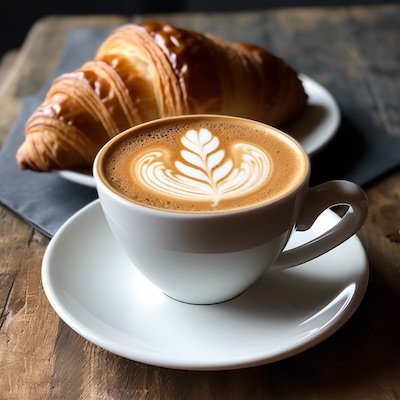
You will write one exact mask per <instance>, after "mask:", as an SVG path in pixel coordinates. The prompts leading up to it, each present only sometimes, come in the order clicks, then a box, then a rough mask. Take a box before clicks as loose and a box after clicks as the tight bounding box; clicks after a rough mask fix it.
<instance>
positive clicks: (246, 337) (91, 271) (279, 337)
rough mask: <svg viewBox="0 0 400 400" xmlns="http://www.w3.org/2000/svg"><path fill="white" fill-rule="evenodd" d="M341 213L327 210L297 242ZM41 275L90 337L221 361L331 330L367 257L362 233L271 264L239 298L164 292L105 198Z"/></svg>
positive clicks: (293, 347)
mask: <svg viewBox="0 0 400 400" xmlns="http://www.w3.org/2000/svg"><path fill="white" fill-rule="evenodd" d="M337 218H338V217H337V216H336V215H335V214H334V213H333V212H331V211H325V212H324V213H323V214H322V215H321V217H320V218H319V219H318V220H317V222H316V223H315V224H314V226H313V227H312V228H311V230H310V231H309V232H305V233H295V234H294V235H293V236H292V239H291V241H290V243H289V246H292V245H296V244H299V243H301V242H304V241H307V240H309V239H310V238H312V237H314V236H316V235H317V234H319V233H320V232H321V231H325V230H327V229H328V228H329V227H330V226H332V225H333V224H334V223H335V221H337ZM42 281H43V287H44V290H45V293H46V295H47V298H48V299H49V301H50V303H51V305H52V306H53V308H54V309H55V311H56V312H57V313H58V315H59V316H60V317H61V318H62V319H63V320H64V321H65V322H66V323H67V324H68V325H69V326H70V327H71V328H72V329H74V330H75V331H76V332H78V333H79V334H80V335H82V336H83V337H85V338H86V339H87V340H89V341H90V342H93V343H95V344H96V345H98V346H100V347H102V348H104V349H107V350H109V351H110V352H112V353H115V354H118V355H120V356H123V357H126V358H128V359H132V360H136V361H140V362H143V363H147V364H152V365H157V366H163V367H170V368H177V369H190V370H220V369H235V368H243V367H250V366H255V365H260V364H265V363H270V362H273V361H277V360H280V359H283V358H286V357H289V356H292V355H294V354H297V353H299V352H301V351H304V350H306V349H308V348H310V347H311V346H314V345H315V344H317V343H319V342H321V341H322V340H324V339H325V338H327V337H328V336H330V335H331V334H332V333H333V332H335V331H336V330H337V329H338V328H339V327H340V326H342V325H343V324H344V323H345V322H346V321H347V320H348V319H349V318H350V316H351V315H352V314H353V313H354V311H355V310H356V308H357V307H358V305H359V304H360V302H361V300H362V298H363V296H364V292H365V289H366V286H367V281H368V262H367V259H366V256H365V253H364V250H363V247H362V245H361V244H360V242H359V240H358V238H357V237H356V236H353V237H352V238H350V239H349V240H348V241H346V242H345V243H343V244H342V245H340V246H339V247H337V248H336V249H335V250H332V251H331V252H329V253H327V254H325V255H324V256H321V257H319V258H318V259H316V260H314V261H312V262H309V263H307V264H304V265H302V266H298V267H296V268H294V269H291V270H287V271H284V272H279V273H270V274H266V275H265V276H264V277H263V278H262V279H261V280H260V281H259V282H257V283H256V284H255V285H253V286H252V287H251V288H250V289H248V290H247V291H246V292H244V293H243V294H241V295H240V296H238V297H237V298H235V299H233V300H231V301H228V302H225V303H221V304H216V305H208V306H199V305H190V304H184V303H180V302H177V301H175V300H172V299H170V298H168V297H167V296H165V295H164V294H162V293H161V292H160V291H159V290H158V289H157V288H155V287H154V286H153V285H152V284H151V283H150V282H149V281H147V280H146V279H145V278H144V277H143V276H142V275H141V274H140V273H139V272H137V270H136V268H135V267H134V266H133V265H132V264H130V262H129V261H128V260H127V259H126V258H125V256H124V255H123V254H121V252H120V250H119V248H118V247H117V245H116V243H115V242H114V239H113V237H112V236H111V233H110V231H109V229H108V226H107V224H106V222H105V219H104V216H103V213H102V209H101V206H100V203H99V202H98V200H96V201H95V202H93V203H91V204H89V205H88V206H87V207H85V208H84V209H82V210H81V211H79V212H78V213H77V214H75V215H74V216H73V217H72V218H71V219H70V220H69V221H67V222H66V223H65V224H64V225H63V227H62V228H61V229H60V230H59V231H58V232H57V234H56V235H55V236H54V238H53V239H52V240H51V242H50V244H49V246H48V248H47V250H46V253H45V256H44V259H43V266H42Z"/></svg>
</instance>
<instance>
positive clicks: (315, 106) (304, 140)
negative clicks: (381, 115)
mask: <svg viewBox="0 0 400 400" xmlns="http://www.w3.org/2000/svg"><path fill="white" fill-rule="evenodd" d="M299 77H300V79H301V80H302V82H303V86H304V89H305V91H306V93H307V94H308V102H307V107H306V109H305V110H304V112H303V113H302V114H301V115H300V116H299V117H298V118H296V120H295V121H293V122H291V123H290V124H287V125H286V126H284V127H283V128H282V129H283V130H284V131H286V132H287V133H290V134H291V135H292V136H293V137H294V138H295V139H297V140H298V141H299V142H300V144H301V145H302V146H303V148H304V150H305V151H306V153H307V154H308V155H309V156H312V155H314V154H315V153H317V152H318V151H320V150H321V149H322V148H323V147H324V146H325V145H327V144H328V143H329V141H330V140H331V139H332V138H333V136H334V135H335V133H336V131H337V128H338V126H339V123H340V111H339V107H338V105H337V103H336V101H335V99H334V98H333V97H332V95H331V94H330V93H329V92H328V91H327V90H326V89H325V88H324V87H323V86H322V85H320V84H319V83H318V82H316V81H315V80H314V79H312V78H310V77H309V76H307V75H303V74H300V75H299ZM59 174H60V175H61V176H62V177H63V178H65V179H67V180H69V181H71V182H75V183H78V184H81V185H85V186H90V187H95V186H96V185H95V183H94V179H93V177H92V175H91V171H59Z"/></svg>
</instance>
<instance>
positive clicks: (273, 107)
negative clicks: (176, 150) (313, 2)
mask: <svg viewBox="0 0 400 400" xmlns="http://www.w3.org/2000/svg"><path fill="white" fill-rule="evenodd" d="M306 99H307V96H306V94H305V93H304V90H303V87H302V84H301V82H300V80H299V79H298V78H297V74H296V73H295V71H293V69H292V68H290V67H289V66H288V65H287V64H286V63H285V62H284V61H283V60H281V59H279V58H277V57H275V56H274V55H272V54H270V53H269V52H267V51H266V50H264V49H262V48H259V47H256V46H253V45H249V44H241V43H235V44H229V43H226V42H224V41H223V40H221V39H218V38H217V37H215V36H211V35H203V34H200V33H196V32H192V31H188V30H183V29H178V28H175V27H173V26H171V25H168V24H163V23H159V22H146V23H143V24H138V25H126V26H122V27H121V28H119V29H117V30H116V31H115V32H114V33H113V34H111V36H110V37H108V38H107V39H106V40H105V41H104V43H103V44H102V45H101V46H100V48H99V49H98V51H97V54H96V56H95V59H94V60H93V61H89V62H88V63H86V64H84V65H83V66H82V67H81V68H79V69H78V70H76V71H74V72H72V73H68V74H64V75H62V76H60V77H59V78H58V79H56V80H55V81H54V82H53V83H52V85H51V87H50V90H49V92H48V93H47V96H46V98H45V100H44V102H43V104H42V105H41V106H40V107H39V108H38V109H37V110H36V111H35V112H34V113H33V115H32V116H31V117H30V119H29V120H28V122H27V124H26V129H25V134H26V138H25V141H24V143H23V144H22V145H21V147H20V148H19V150H18V152H17V162H18V164H19V166H20V167H21V168H23V169H24V168H30V169H35V170H40V171H47V170H50V169H80V168H87V167H90V166H91V165H92V163H93V160H94V157H95V155H96V153H97V151H98V150H99V149H100V147H101V146H102V145H103V144H104V143H106V142H107V141H108V140H109V139H110V138H111V137H113V136H114V135H117V134H118V133H120V132H122V131H123V130H125V129H127V128H129V127H131V126H134V125H137V124H140V123H142V122H145V121H149V120H152V119H156V118H162V117H167V116H174V115H181V114H199V113H202V114H203V113H204V114H226V115H235V116H242V117H247V118H251V119H255V120H259V121H263V122H265V123H268V124H271V125H276V126H279V125H281V124H283V123H285V122H287V121H288V120H290V119H292V118H293V117H294V116H296V115H297V114H298V113H299V112H300V110H301V109H302V108H303V107H304V105H305V103H306Z"/></svg>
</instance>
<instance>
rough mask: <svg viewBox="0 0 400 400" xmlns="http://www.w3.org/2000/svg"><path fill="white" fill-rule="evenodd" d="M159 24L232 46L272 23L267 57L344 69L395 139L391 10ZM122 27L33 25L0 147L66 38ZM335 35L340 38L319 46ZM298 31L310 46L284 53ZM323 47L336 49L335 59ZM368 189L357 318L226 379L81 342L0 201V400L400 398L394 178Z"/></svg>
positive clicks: (399, 234)
mask: <svg viewBox="0 0 400 400" xmlns="http://www.w3.org/2000/svg"><path fill="white" fill-rule="evenodd" d="M135 18H136V19H140V16H136V17H135ZM157 18H162V19H164V20H169V21H173V22H175V23H176V24H178V25H181V26H190V27H191V28H193V29H197V30H199V31H207V30H211V31H213V32H214V33H217V34H220V35H221V36H224V35H226V32H227V29H228V27H230V29H231V32H230V34H229V36H230V37H229V38H230V39H231V40H236V39H240V40H249V39H251V38H254V37H256V38H257V32H256V31H257V30H258V29H260V26H259V24H260V23H263V24H268V26H269V27H270V29H269V30H268V33H269V35H268V39H267V40H269V41H271V44H272V46H273V48H274V50H275V52H277V53H278V54H280V53H281V54H285V55H287V57H286V58H289V61H290V62H291V63H292V64H294V65H295V66H297V67H301V69H302V70H303V71H305V72H307V66H311V65H312V63H314V64H313V65H312V67H313V71H314V73H315V77H317V78H318V79H319V80H320V81H322V82H323V83H325V84H327V85H329V83H330V82H332V81H336V82H337V81H339V82H340V77H338V76H336V75H335V73H336V74H337V71H338V70H339V67H338V63H344V64H345V66H346V71H347V73H348V74H350V75H352V76H353V77H355V78H357V79H356V80H357V81H359V82H360V85H364V84H365V85H366V88H367V89H368V90H366V91H365V96H364V97H363V98H362V99H361V98H360V99H358V100H359V101H360V104H361V105H362V106H363V107H365V108H366V109H367V110H368V111H369V112H370V113H371V115H372V116H373V118H374V119H375V120H376V121H377V123H378V124H379V125H380V126H382V127H384V128H385V129H386V131H387V132H388V133H390V134H400V104H399V93H400V90H399V82H400V65H399V63H400V53H399V46H398V38H399V33H400V28H399V27H400V7H399V6H394V5H386V6H373V7H362V6H357V7H351V8H329V9H327V8H307V9H304V8H300V9H282V10H273V11H263V12H249V13H227V14H210V15H205V14H174V15H168V16H157ZM126 21H128V19H127V18H122V17H119V16H107V17H64V18H56V17H49V18H46V19H44V20H42V21H40V22H39V23H38V24H37V25H36V26H35V27H34V28H33V29H32V31H31V33H30V35H29V36H28V38H27V40H26V42H25V44H24V46H23V48H22V49H21V51H20V52H19V55H18V57H17V59H16V60H15V62H14V63H13V67H12V68H11V69H10V71H8V73H7V74H4V73H2V75H1V76H2V81H1V82H0V101H1V107H0V144H1V143H2V142H3V141H4V139H5V137H6V135H7V132H8V130H9V128H10V126H11V124H12V122H13V120H14V119H15V117H16V115H17V114H18V111H19V106H20V103H21V99H22V98H23V97H24V96H26V95H28V94H31V93H34V92H35V91H36V90H38V89H39V88H40V86H41V85H42V84H43V83H44V81H45V80H46V78H47V76H48V74H49V73H50V71H51V70H52V68H54V66H55V63H56V61H57V57H58V55H59V54H60V51H61V49H62V45H63V43H64V40H65V37H66V34H67V32H69V31H70V30H71V29H73V28H74V27H77V26H94V27H97V26H101V27H103V26H117V25H119V24H121V23H124V22H126ZM396 21H397V28H394V26H393V24H394V23H395V22H396ZM396 29H397V30H396ZM332 30H334V36H335V37H337V38H338V41H337V42H336V43H327V42H326V40H327V38H328V37H331V36H329V35H331V32H332ZM260 32H261V31H260ZM263 32H265V31H263ZM310 33H312V34H313V35H311V36H310ZM294 35H295V36H296V38H297V39H298V38H299V37H300V39H301V35H304V37H305V38H308V39H309V38H310V37H314V40H307V41H305V42H304V43H303V44H302V46H300V47H301V48H296V49H293V51H291V49H290V51H288V46H290V43H291V40H292V39H293V37H294ZM299 35H300V36H299ZM319 35H320V36H319ZM300 39H298V40H300ZM328 47H330V48H334V54H333V55H332V54H330V53H329V51H328V50H327V48H328ZM289 48H290V47H289ZM316 50H317V51H316ZM325 50H326V51H325ZM307 51H313V56H308V55H307V53H306V52H307ZM338 56H342V58H340V57H338ZM327 60H328V61H329V67H327V65H328V64H327ZM8 65H10V64H8ZM319 65H321V67H320V68H319ZM3 71H4V70H3ZM349 140H350V139H349ZM399 157H400V155H399ZM367 192H368V195H369V198H370V203H371V205H370V212H369V216H368V219H367V222H366V224H365V225H364V227H363V228H362V230H361V232H360V239H361V241H362V243H363V245H364V246H365V249H366V251H367V254H368V258H369V261H370V283H369V287H368V290H367V293H366V296H365V298H364V301H363V303H362V304H361V306H360V308H359V309H358V311H357V312H356V314H355V315H354V316H353V317H352V318H351V319H350V321H349V322H348V323H346V324H345V326H344V327H342V328H341V329H340V330H339V331H338V332H337V333H335V334H334V335H333V336H332V337H330V338H329V339H327V340H326V341H324V342H323V343H321V344H319V345H318V346H316V347H314V348H312V349H310V350H308V351H306V352H304V353H302V354H299V355H297V356H294V357H292V358H289V359H286V360H283V361H280V362H276V363H273V364H270V365H265V366H260V367H255V368H250V369H244V370H237V371H224V372H190V371H176V370H169V369H165V368H157V367H151V366H147V365H143V364H140V363H136V362H134V361H129V360H125V359H123V358H120V357H118V356H116V355H113V354H111V353H108V352H107V351H104V350H102V349H100V348H98V347H96V346H94V345H92V344H91V343H89V342H87V341H86V340H85V339H83V338H82V337H80V336H79V335H77V334H76V333H75V332H73V331H72V330H71V329H70V328H69V327H68V326H67V325H65V324H64V323H63V322H62V321H61V320H60V319H59V318H58V316H57V315H56V314H55V312H54V311H53V310H52V308H51V307H50V305H49V303H48V301H47V299H46V297H45V295H44V292H43V289H42V286H41V281H40V268H41V261H42V256H43V253H44V251H45V249H46V246H47V244H48V239H46V238H45V237H44V236H42V235H41V234H40V233H38V232H36V231H35V230H34V229H33V228H31V227H30V226H29V225H27V224H26V223H24V222H23V221H21V220H20V219H19V218H17V217H16V216H15V215H14V214H13V213H12V212H11V211H9V210H7V209H6V208H4V207H1V206H0V260H1V261H0V399H1V400H3V399H18V400H20V399H29V400H35V399H40V400H42V399H96V400H97V399H99V400H102V399H128V398H129V399H130V398H134V399H225V398H226V399H351V400H357V399H363V400H364V399H370V400H372V399H374V400H375V399H386V400H391V399H393V400H394V399H399V397H400V350H399V349H400V345H399V344H400V317H399V309H400V307H399V306H400V301H399V298H400V297H399V296H400V247H399V246H400V231H399V228H400V173H399V172H392V173H390V174H388V175H387V176H386V177H385V178H382V179H380V180H379V181H378V182H375V183H374V184H373V185H370V186H369V187H368V188H367ZM243 340H246V339H245V338H243Z"/></svg>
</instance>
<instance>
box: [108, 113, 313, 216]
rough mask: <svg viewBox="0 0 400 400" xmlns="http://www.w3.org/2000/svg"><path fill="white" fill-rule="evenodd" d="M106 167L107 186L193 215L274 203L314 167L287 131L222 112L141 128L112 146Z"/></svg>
mask: <svg viewBox="0 0 400 400" xmlns="http://www.w3.org/2000/svg"><path fill="white" fill-rule="evenodd" d="M101 164H102V168H103V171H104V174H103V176H104V180H105V181H106V184H107V185H108V186H109V187H110V188H111V189H112V190H114V191H116V192H118V193H119V194H120V195H122V196H123V197H125V198H127V199H129V200H130V201H133V202H136V203H140V204H143V205H145V206H148V207H152V208H158V209H164V210H169V211H175V212H190V213H204V212H205V213H209V212H221V211H227V210H236V209H241V208H245V207H251V206H254V205H257V204H259V203H263V202H266V201H268V200H272V199H274V198H277V197H279V196H281V195H283V194H284V193H286V192H288V191H290V190H291V189H292V188H294V187H295V186H296V185H298V184H299V183H300V182H301V181H302V180H303V179H304V176H305V174H306V169H307V159H306V157H305V156H304V154H303V153H302V151H301V150H300V149H299V147H298V145H297V144H295V143H293V142H292V141H291V140H290V139H288V138H287V137H286V136H285V135H282V134H280V133H279V132H277V131H276V130H274V129H272V128H269V127H266V126H264V125H261V124H256V123H252V122H247V121H245V120H236V119H223V118H221V119H219V118H218V117H217V118H215V119H203V118H198V119H196V118H195V117H193V118H191V119H190V120H189V121H188V120H186V119H185V120H182V121H180V120H174V121H169V122H168V123H166V124H165V125H163V124H160V125H154V124H150V125H147V126H145V127H143V128H140V129H134V130H132V133H131V134H127V135H126V134H125V135H122V136H121V138H118V139H117V140H116V141H114V142H113V143H111V145H110V146H109V147H108V149H107V151H106V152H105V153H104V157H103V159H102V160H101Z"/></svg>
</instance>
